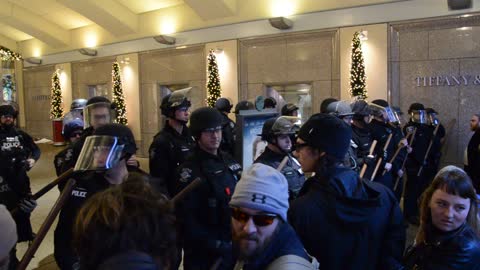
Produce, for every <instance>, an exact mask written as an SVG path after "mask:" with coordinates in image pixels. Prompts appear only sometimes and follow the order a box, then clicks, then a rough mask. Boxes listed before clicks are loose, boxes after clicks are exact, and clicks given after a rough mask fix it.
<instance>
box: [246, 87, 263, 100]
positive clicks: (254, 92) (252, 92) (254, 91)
mask: <svg viewBox="0 0 480 270" xmlns="http://www.w3.org/2000/svg"><path fill="white" fill-rule="evenodd" d="M257 96H265V85H264V84H261V83H249V84H248V89H247V100H249V101H251V102H254V101H255V98H256V97H257Z"/></svg>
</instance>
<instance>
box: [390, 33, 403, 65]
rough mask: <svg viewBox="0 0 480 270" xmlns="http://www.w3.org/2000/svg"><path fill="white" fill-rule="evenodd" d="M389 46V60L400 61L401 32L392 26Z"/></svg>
mask: <svg viewBox="0 0 480 270" xmlns="http://www.w3.org/2000/svg"><path fill="white" fill-rule="evenodd" d="M388 46H389V47H388V51H389V54H388V60H389V61H400V33H399V32H398V31H396V30H395V29H392V28H390V33H389V42H388Z"/></svg>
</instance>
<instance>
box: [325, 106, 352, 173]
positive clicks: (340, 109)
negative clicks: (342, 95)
mask: <svg viewBox="0 0 480 270" xmlns="http://www.w3.org/2000/svg"><path fill="white" fill-rule="evenodd" d="M326 113H327V114H331V115H333V116H336V117H338V118H340V119H341V120H342V121H343V122H345V123H346V124H347V125H348V126H351V125H352V118H353V112H352V108H351V107H350V104H349V103H348V102H347V101H343V100H340V101H334V102H332V103H330V104H328V106H327V108H326ZM354 146H355V145H354V144H353V141H350V148H348V151H347V154H346V155H345V159H344V162H343V163H344V165H345V166H347V167H350V168H351V169H352V170H355V171H358V165H357V158H356V156H355V153H354Z"/></svg>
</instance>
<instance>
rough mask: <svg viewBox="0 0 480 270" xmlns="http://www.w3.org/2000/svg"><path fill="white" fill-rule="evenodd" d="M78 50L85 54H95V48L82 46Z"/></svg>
mask: <svg viewBox="0 0 480 270" xmlns="http://www.w3.org/2000/svg"><path fill="white" fill-rule="evenodd" d="M78 52H79V53H81V54H83V55H87V56H97V50H95V49H89V48H83V49H79V50H78Z"/></svg>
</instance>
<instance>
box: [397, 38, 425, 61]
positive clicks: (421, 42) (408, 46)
mask: <svg viewBox="0 0 480 270" xmlns="http://www.w3.org/2000/svg"><path fill="white" fill-rule="evenodd" d="M399 46H400V60H401V61H410V60H415V61H417V60H425V59H428V32H426V31H425V32H406V33H402V34H401V35H400V45H399Z"/></svg>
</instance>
